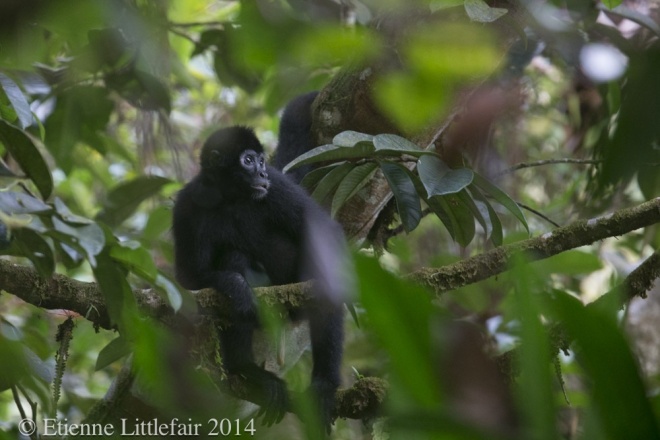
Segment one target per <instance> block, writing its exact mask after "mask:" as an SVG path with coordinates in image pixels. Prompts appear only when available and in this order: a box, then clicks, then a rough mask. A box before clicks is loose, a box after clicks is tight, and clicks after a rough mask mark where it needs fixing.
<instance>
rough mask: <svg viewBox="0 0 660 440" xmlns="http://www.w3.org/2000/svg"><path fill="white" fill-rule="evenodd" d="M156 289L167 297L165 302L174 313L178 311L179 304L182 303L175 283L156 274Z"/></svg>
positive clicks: (160, 274)
mask: <svg viewBox="0 0 660 440" xmlns="http://www.w3.org/2000/svg"><path fill="white" fill-rule="evenodd" d="M155 284H156V287H157V288H158V290H161V291H163V292H165V294H166V295H167V300H168V302H169V303H170V305H171V306H172V308H173V309H174V311H175V312H177V311H179V309H180V308H181V304H182V303H183V298H182V296H181V291H180V290H179V288H178V287H177V285H176V283H174V282H173V281H172V280H170V279H169V278H168V277H166V276H165V275H163V274H162V273H160V272H158V274H157V275H156V282H155Z"/></svg>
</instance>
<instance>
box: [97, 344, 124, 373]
mask: <svg viewBox="0 0 660 440" xmlns="http://www.w3.org/2000/svg"><path fill="white" fill-rule="evenodd" d="M130 352H131V346H130V345H129V344H128V341H126V339H125V338H124V337H123V336H119V337H117V338H115V339H113V340H112V341H110V342H109V343H108V345H106V346H105V347H103V348H102V349H101V351H100V352H99V355H98V357H97V358H96V365H95V366H94V371H99V370H101V369H103V368H105V367H107V366H108V365H110V364H111V363H113V362H115V361H117V360H119V359H121V358H123V357H124V356H127V355H128V354H130Z"/></svg>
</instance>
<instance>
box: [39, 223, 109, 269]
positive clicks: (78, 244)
mask: <svg viewBox="0 0 660 440" xmlns="http://www.w3.org/2000/svg"><path fill="white" fill-rule="evenodd" d="M53 227H54V231H49V232H48V235H52V236H54V237H55V238H60V239H62V241H64V242H66V243H67V244H69V245H70V246H73V247H74V248H78V249H82V250H83V251H84V252H85V255H86V256H87V259H88V260H89V264H90V265H91V266H92V267H95V266H96V258H95V257H96V256H97V255H98V254H99V253H100V252H101V251H102V250H103V246H105V234H104V233H103V230H102V229H101V227H100V226H99V225H97V224H96V223H91V224H89V225H83V226H77V227H72V226H69V225H68V224H66V223H64V222H62V221H60V220H59V219H58V218H57V217H53ZM56 233H59V235H57V234H56Z"/></svg>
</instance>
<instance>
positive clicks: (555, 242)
mask: <svg viewBox="0 0 660 440" xmlns="http://www.w3.org/2000/svg"><path fill="white" fill-rule="evenodd" d="M655 223H660V198H656V199H653V200H651V201H648V202H645V203H642V204H640V205H638V206H635V207H632V208H626V209H622V210H620V211H617V212H615V213H612V214H609V215H606V216H603V217H599V218H596V219H591V220H581V221H577V222H575V223H573V224H571V225H569V226H566V227H564V228H559V229H557V230H555V231H553V232H549V233H546V234H544V235H542V236H540V237H536V238H532V239H529V240H524V241H521V242H518V243H514V244H511V245H507V246H502V247H500V248H497V249H494V250H492V251H489V252H486V253H483V254H481V255H477V256H475V257H472V258H468V259H466V260H463V261H460V262H458V263H455V264H452V265H448V266H444V267H441V268H423V269H420V270H418V271H415V272H413V273H412V274H410V275H408V276H407V278H409V279H411V280H413V281H415V282H417V283H420V284H422V285H425V286H427V287H431V288H433V289H434V290H435V291H436V292H438V293H439V292H444V291H447V290H452V289H456V288H458V287H462V286H465V285H468V284H472V283H475V282H478V281H482V280H485V279H487V278H489V277H491V276H494V275H497V274H499V273H502V272H504V271H506V270H507V269H508V267H509V262H510V261H511V259H512V258H513V257H514V256H516V255H520V254H523V255H525V256H526V257H527V258H528V260H530V261H535V260H540V259H544V258H548V257H550V256H553V255H556V254H558V253H561V252H564V251H566V250H569V249H573V248H576V247H579V246H584V245H588V244H591V243H593V242H595V241H598V240H602V239H604V238H607V237H612V236H617V235H622V234H625V233H627V232H631V231H634V230H635V229H639V228H642V227H645V226H649V225H653V224H655ZM659 275H660V253H659V252H656V253H655V254H653V256H652V257H650V258H649V259H648V260H647V261H646V262H645V263H644V264H643V265H641V266H640V268H638V269H637V270H636V271H634V272H633V273H631V274H630V276H629V277H628V278H627V279H626V282H625V283H624V288H625V292H627V296H628V297H631V296H634V295H643V292H645V291H646V290H647V289H648V287H649V286H650V285H651V284H652V283H653V280H655V279H656V278H658V276H659ZM310 284H311V283H309V282H307V283H297V284H290V285H285V286H272V287H265V288H256V289H254V291H255V294H256V296H257V297H258V298H259V299H260V300H261V301H263V302H265V303H266V304H269V305H273V304H280V305H283V306H285V307H287V308H297V307H301V306H304V305H305V304H306V303H307V301H309V290H310ZM0 289H2V290H4V291H7V292H9V293H11V294H13V295H15V296H17V297H19V298H21V299H23V300H24V301H26V302H28V303H30V304H33V305H35V306H37V307H42V308H45V309H66V310H71V311H74V312H76V313H78V314H80V315H81V316H84V317H85V318H86V319H88V320H90V321H91V322H93V323H94V324H95V325H96V326H98V327H102V328H106V329H109V328H111V326H110V319H109V316H108V311H107V308H106V306H105V303H104V299H103V295H102V293H101V291H100V290H99V288H98V285H97V284H96V283H85V282H81V281H76V280H73V279H71V278H68V277H66V276H63V275H58V274H55V275H54V276H53V277H52V278H51V279H49V280H44V279H42V278H40V277H39V275H38V273H37V271H36V270H35V269H33V268H30V267H25V266H21V265H17V264H13V263H10V262H8V261H6V260H0ZM133 293H134V295H135V298H136V301H137V303H138V307H139V309H140V311H141V312H142V313H144V314H145V315H146V316H150V317H152V318H154V319H157V320H159V321H161V322H165V323H166V324H168V325H173V324H174V325H176V321H177V316H178V315H176V314H175V313H174V311H173V310H172V309H171V307H169V305H168V304H167V303H166V302H165V301H164V300H163V299H162V298H161V297H160V296H159V295H157V294H156V293H155V291H154V290H142V289H135V290H134V291H133ZM195 297H196V299H197V301H198V303H199V304H200V306H202V307H213V308H214V309H215V310H216V311H219V312H220V313H222V311H223V310H227V307H223V304H224V301H226V298H225V297H224V295H218V294H217V293H216V292H215V291H213V290H212V289H204V290H201V291H199V292H197V293H196V295H195ZM220 318H222V316H220ZM384 390H385V386H384V382H382V381H378V380H377V381H376V382H374V383H371V382H369V381H367V382H365V381H364V380H363V381H358V382H357V383H356V385H355V386H354V387H352V388H350V389H348V390H342V391H341V392H339V393H338V396H337V399H338V401H337V403H338V408H339V409H340V413H339V416H340V417H351V418H361V417H363V416H366V415H368V414H373V411H374V408H375V407H377V406H378V405H379V404H380V403H381V402H382V400H383V398H384V395H385V392H384ZM355 396H358V397H355ZM245 398H246V399H247V398H248V396H245ZM353 399H358V400H353ZM248 400H249V399H248Z"/></svg>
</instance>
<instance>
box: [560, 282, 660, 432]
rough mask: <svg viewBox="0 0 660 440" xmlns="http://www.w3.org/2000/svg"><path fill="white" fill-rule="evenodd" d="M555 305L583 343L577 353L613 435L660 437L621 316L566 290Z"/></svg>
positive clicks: (577, 341)
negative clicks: (584, 300)
mask: <svg viewBox="0 0 660 440" xmlns="http://www.w3.org/2000/svg"><path fill="white" fill-rule="evenodd" d="M551 305H552V306H553V309H554V311H555V313H556V315H557V316H558V317H559V319H560V320H561V322H562V324H563V325H564V326H565V328H566V329H567V330H568V333H569V335H570V336H572V337H573V338H574V340H575V342H576V343H577V345H578V347H579V350H578V351H576V357H577V359H578V362H579V363H580V364H581V365H582V367H583V368H584V370H585V371H586V373H587V375H588V376H589V378H590V379H591V380H590V381H589V383H590V387H589V390H590V392H591V394H592V397H593V400H594V404H595V406H596V408H597V411H598V414H599V416H600V417H599V420H600V422H601V423H602V424H603V425H604V427H605V428H606V429H605V431H606V432H607V433H608V437H609V438H613V439H614V438H616V439H619V438H621V439H623V438H631V439H632V438H639V439H660V428H659V427H658V422H657V419H656V418H655V416H654V413H653V409H652V407H651V405H650V403H649V400H648V397H647V391H646V389H645V387H644V382H643V381H642V379H641V377H640V373H639V367H638V364H637V359H636V357H635V356H634V355H633V353H632V352H631V350H630V347H629V345H628V342H627V339H626V337H625V335H624V334H623V332H622V329H621V327H620V325H619V324H618V323H617V321H616V319H614V318H613V317H610V316H609V315H608V314H607V313H604V312H602V311H601V310H598V309H595V308H590V307H585V306H584V305H583V304H582V303H581V302H580V301H579V300H578V299H576V298H574V297H572V296H570V295H568V294H565V293H563V292H556V296H555V298H554V300H553V301H552V302H551ZM622 403H625V404H622Z"/></svg>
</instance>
